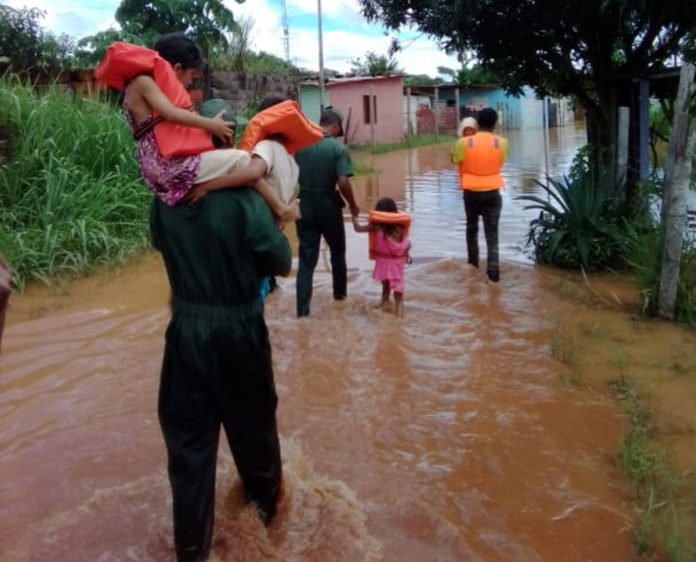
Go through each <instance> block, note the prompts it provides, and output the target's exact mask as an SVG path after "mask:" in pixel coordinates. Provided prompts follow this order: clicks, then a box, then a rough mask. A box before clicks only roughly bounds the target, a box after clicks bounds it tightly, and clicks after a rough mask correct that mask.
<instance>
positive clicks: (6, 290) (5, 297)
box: [0, 254, 12, 348]
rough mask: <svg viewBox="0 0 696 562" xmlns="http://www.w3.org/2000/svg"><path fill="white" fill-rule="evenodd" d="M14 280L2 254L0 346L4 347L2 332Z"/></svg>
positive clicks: (0, 266)
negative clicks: (11, 283) (11, 284)
mask: <svg viewBox="0 0 696 562" xmlns="http://www.w3.org/2000/svg"><path fill="white" fill-rule="evenodd" d="M11 281H12V269H11V268H10V266H9V265H8V263H7V262H6V261H5V258H4V257H3V255H2V254H0V348H1V347H2V332H3V330H4V328H5V313H6V312H7V303H8V302H9V300H10V293H11V292H12V290H11V288H10V282H11Z"/></svg>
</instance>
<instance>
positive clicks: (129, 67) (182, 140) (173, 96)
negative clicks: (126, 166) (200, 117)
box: [94, 41, 215, 158]
mask: <svg viewBox="0 0 696 562" xmlns="http://www.w3.org/2000/svg"><path fill="white" fill-rule="evenodd" d="M140 74H147V75H149V76H151V77H152V79H153V80H154V81H155V84H157V86H158V87H159V89H160V90H162V92H163V93H164V95H165V96H166V97H167V99H168V100H169V101H170V102H172V105H174V106H175V107H180V108H182V109H190V110H192V109H193V101H192V100H191V95H190V94H189V93H188V91H186V88H184V85H183V84H182V83H181V82H179V79H178V78H177V77H176V73H175V72H174V69H173V68H172V65H171V64H169V62H168V61H167V60H165V59H163V58H162V57H160V56H159V54H158V53H157V51H154V50H152V49H147V48H145V47H141V46H140V45H133V44H131V43H125V42H123V41H116V42H114V43H112V44H111V45H109V46H108V47H107V49H106V54H105V55H104V58H103V59H102V61H101V62H100V63H99V66H97V68H96V69H95V70H94V76H95V77H96V78H97V80H99V81H101V82H104V83H105V84H108V85H109V86H111V87H112V88H116V89H118V90H125V88H126V86H127V85H128V82H130V81H131V80H132V79H133V78H135V77H136V76H138V75H140ZM153 117H154V118H155V120H157V119H158V118H159V119H161V117H160V116H158V115H157V113H156V112H154V111H153ZM154 130H155V139H156V140H157V147H158V148H159V151H160V153H161V154H162V156H164V157H165V158H172V157H173V156H191V155H194V154H200V153H201V152H206V151H208V150H214V148H215V147H214V146H213V139H212V137H211V135H210V133H209V132H208V131H205V130H203V129H199V128H197V127H187V126H185V125H178V124H176V123H170V122H168V121H159V122H157V124H156V125H155V126H154Z"/></svg>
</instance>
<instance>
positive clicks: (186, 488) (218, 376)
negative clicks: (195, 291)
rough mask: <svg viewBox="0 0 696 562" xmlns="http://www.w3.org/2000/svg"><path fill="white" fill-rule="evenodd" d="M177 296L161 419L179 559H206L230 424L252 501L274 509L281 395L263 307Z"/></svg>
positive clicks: (168, 338)
mask: <svg viewBox="0 0 696 562" xmlns="http://www.w3.org/2000/svg"><path fill="white" fill-rule="evenodd" d="M252 308H253V307H250V309H248V310H244V309H243V308H242V309H240V308H238V307H234V308H233V307H229V308H224V307H220V306H215V307H208V306H204V305H198V304H195V305H194V304H188V303H185V302H180V301H175V302H174V304H173V309H174V310H173V317H172V321H171V323H170V325H169V327H168V329H167V334H166V345H165V352H164V361H163V365H162V377H161V382H160V393H159V419H160V424H161V427H162V433H163V434H164V439H165V442H166V445H167V452H168V459H169V480H170V483H171V487H172V494H173V502H174V538H175V543H176V550H177V559H178V560H179V562H189V561H192V562H197V561H198V560H204V559H205V557H206V556H207V554H208V552H209V550H210V541H211V537H212V529H213V516H214V511H215V468H216V459H217V448H218V441H219V435H220V427H221V426H222V427H223V428H224V431H225V434H226V436H227V441H228V443H229V446H230V449H231V451H232V455H233V457H234V461H235V464H236V466H237V470H238V471H239V475H240V477H241V480H242V482H243V483H244V490H245V493H246V497H247V500H249V501H254V502H256V503H257V505H258V506H259V508H260V509H261V510H262V511H263V512H264V514H265V515H266V516H267V517H272V516H273V515H274V513H275V506H276V500H277V496H278V492H279V485H280V480H281V462H280V445H279V442H278V434H277V429H276V417H275V411H276V405H277V402H278V399H277V396H276V392H275V385H274V382H273V369H272V364H271V347H270V343H269V339H268V331H267V329H266V325H265V323H264V321H263V317H262V316H261V312H260V305H257V306H256V308H257V310H256V311H253V310H251V309H252Z"/></svg>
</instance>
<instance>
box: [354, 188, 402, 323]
mask: <svg viewBox="0 0 696 562" xmlns="http://www.w3.org/2000/svg"><path fill="white" fill-rule="evenodd" d="M410 224H411V217H410V216H409V215H407V214H406V213H400V212H399V211H398V209H397V207H396V202H395V201H394V200H393V199H392V198H391V197H383V198H382V199H380V200H379V201H377V205H376V206H375V210H374V211H370V214H369V222H368V224H366V225H365V224H360V223H359V221H358V218H357V217H355V216H354V217H353V228H354V229H355V231H356V232H369V233H370V259H374V260H375V267H374V269H373V271H372V278H373V279H376V280H377V281H381V282H382V300H381V302H380V306H381V307H384V306H385V305H386V304H387V303H388V302H389V296H390V294H391V292H392V291H393V292H394V313H395V314H396V316H398V317H400V318H401V317H403V315H404V267H405V265H406V263H407V261H408V262H409V263H410V256H409V250H410V249H411V241H410V240H409V236H408V231H409V227H410Z"/></svg>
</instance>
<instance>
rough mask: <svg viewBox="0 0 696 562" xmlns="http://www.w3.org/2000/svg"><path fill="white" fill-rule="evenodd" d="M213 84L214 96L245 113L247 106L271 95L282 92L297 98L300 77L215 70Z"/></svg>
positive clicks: (291, 97) (284, 94) (289, 96)
mask: <svg viewBox="0 0 696 562" xmlns="http://www.w3.org/2000/svg"><path fill="white" fill-rule="evenodd" d="M211 86H212V94H213V97H214V98H222V99H224V100H226V101H227V102H229V103H230V105H231V106H232V107H234V109H235V110H236V111H238V112H239V113H241V114H245V112H246V110H247V108H249V107H250V106H251V107H254V106H256V104H258V103H259V102H260V101H261V100H262V99H263V98H264V97H266V96H269V95H274V94H280V95H283V96H286V97H288V98H290V99H294V100H296V99H297V92H298V87H299V79H297V78H294V77H291V76H261V75H255V74H249V73H246V72H232V71H221V70H215V71H213V73H212V80H211Z"/></svg>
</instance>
